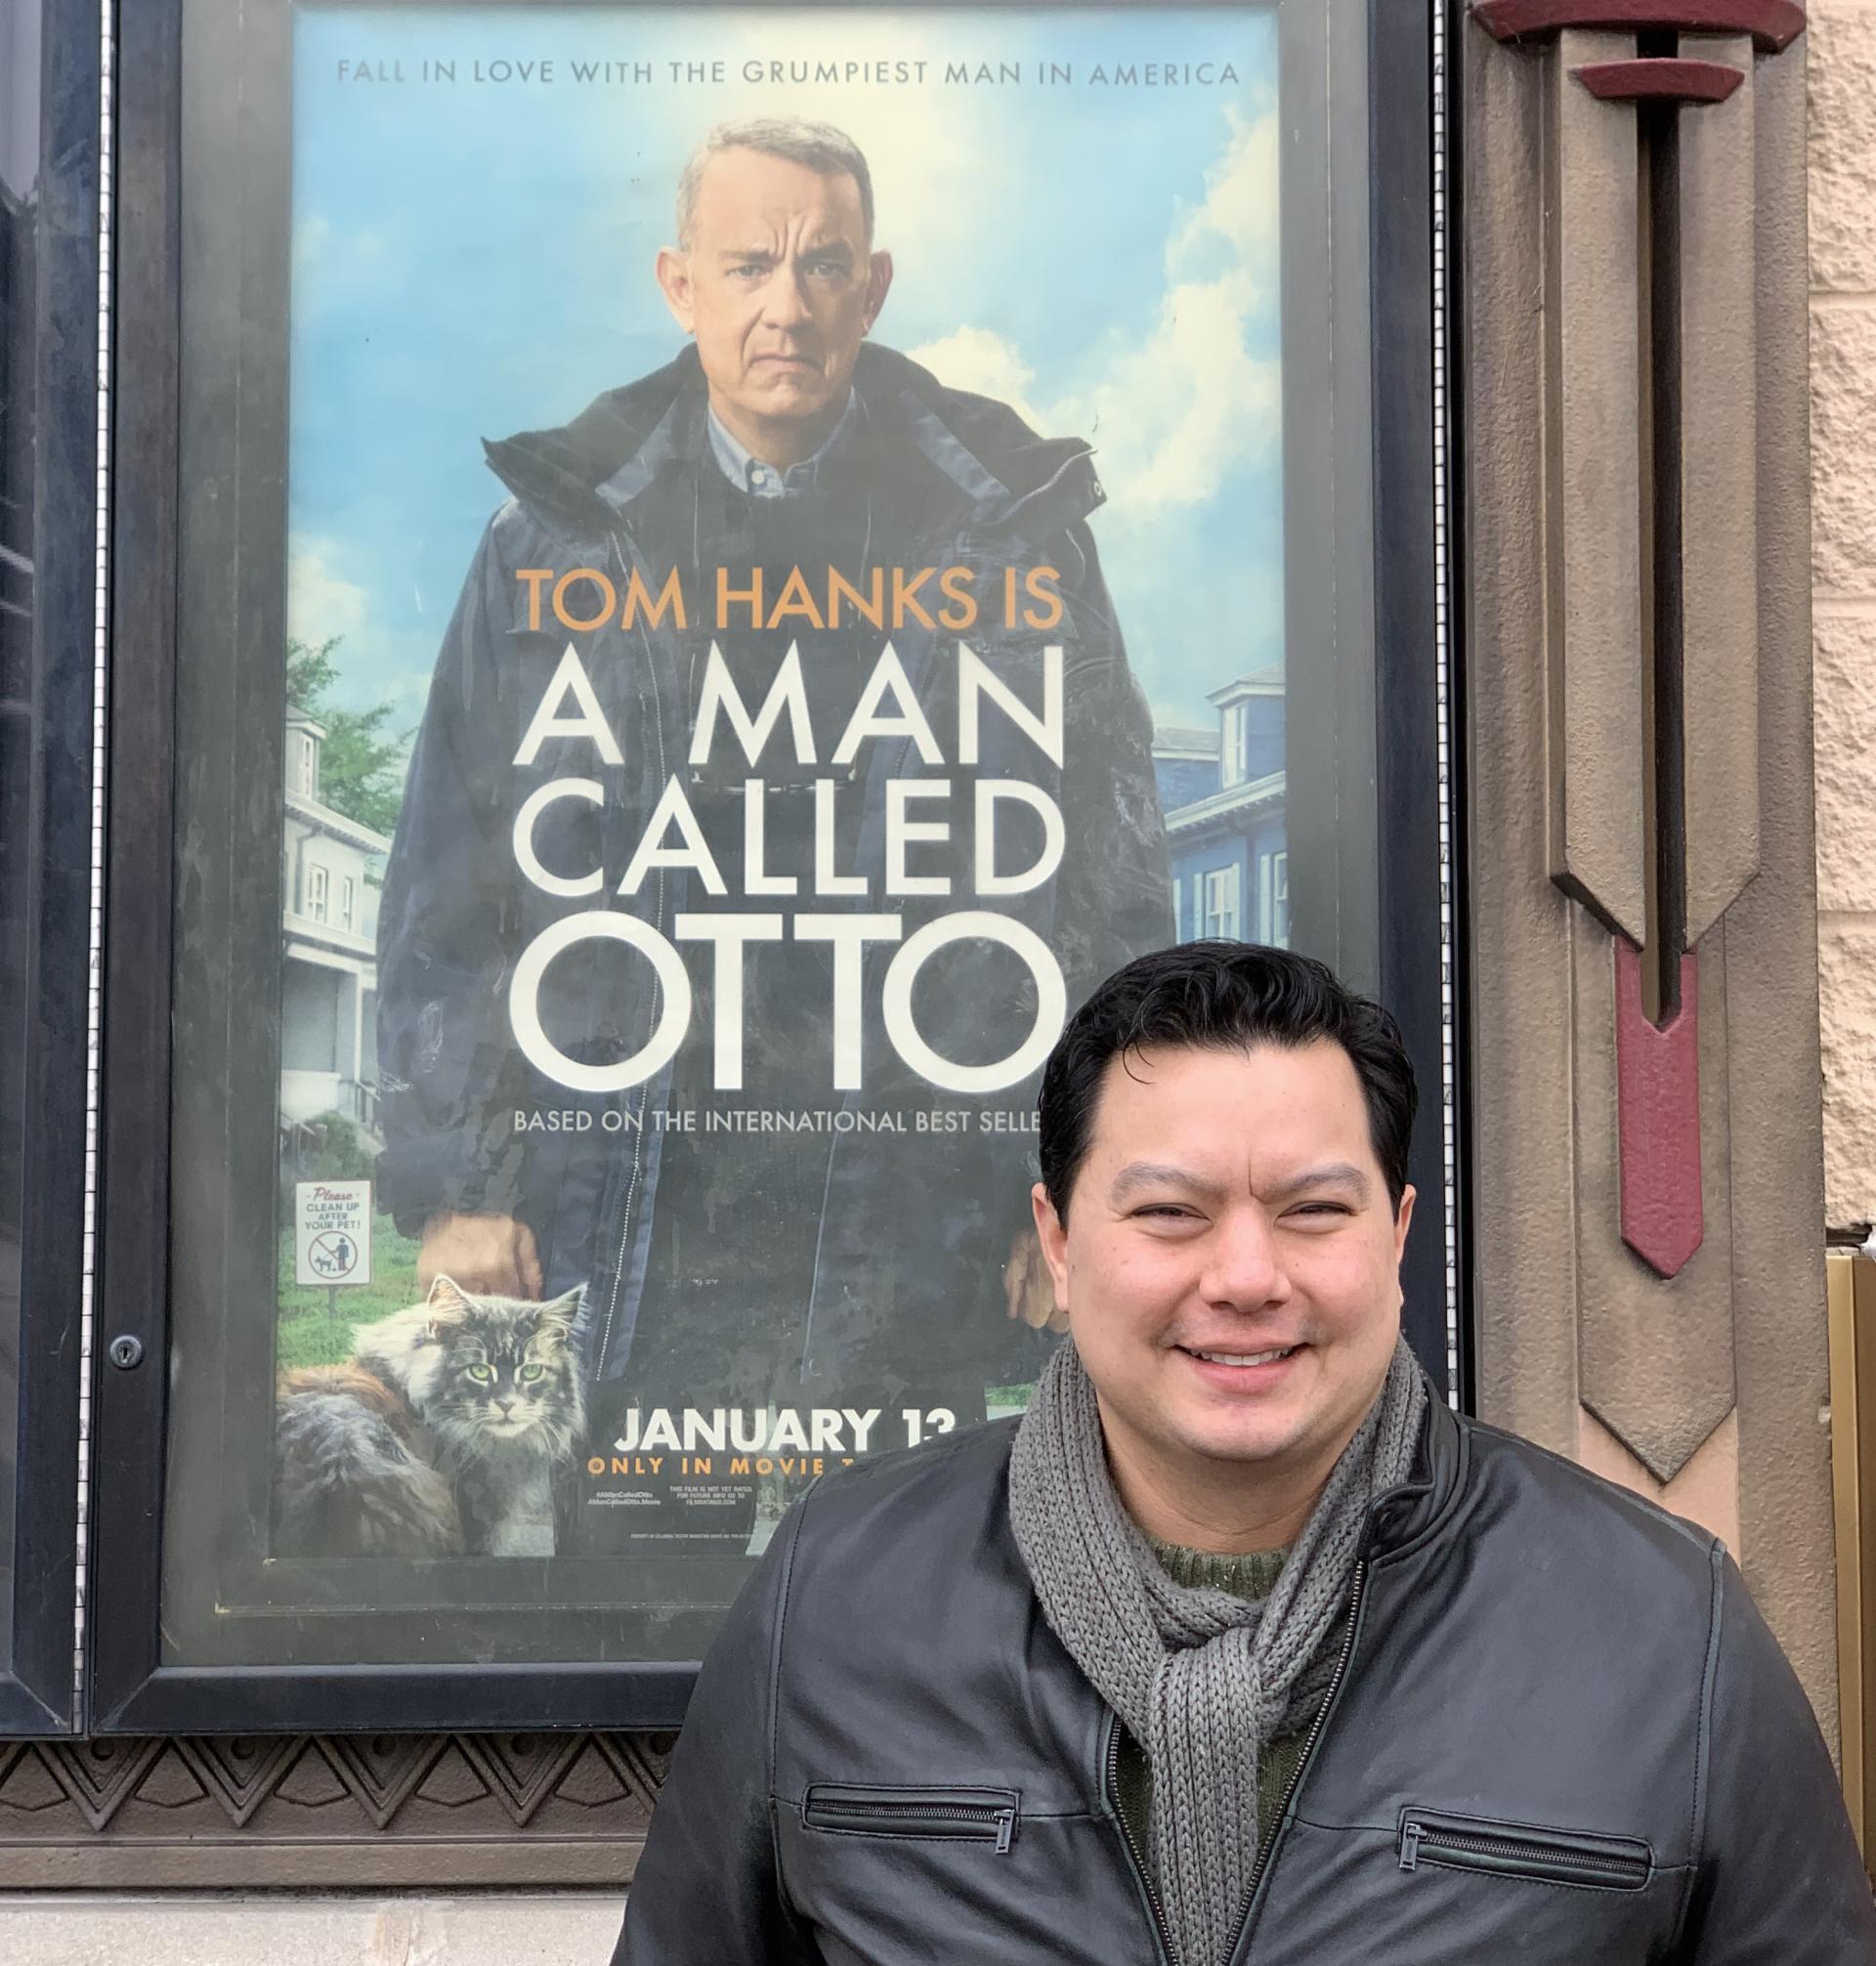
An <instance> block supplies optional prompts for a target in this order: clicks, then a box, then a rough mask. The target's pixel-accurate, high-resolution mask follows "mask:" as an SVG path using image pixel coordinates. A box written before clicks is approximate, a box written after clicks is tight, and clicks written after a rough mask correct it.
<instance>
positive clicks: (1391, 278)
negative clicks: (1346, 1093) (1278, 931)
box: [1369, 0, 1471, 1404]
mask: <svg viewBox="0 0 1876 1966" xmlns="http://www.w3.org/2000/svg"><path fill="white" fill-rule="evenodd" d="M1445 4H1446V0H1432V4H1431V6H1429V7H1428V8H1427V9H1425V10H1422V9H1419V8H1413V7H1402V6H1398V5H1396V4H1394V0H1369V20H1370V40H1369V61H1370V64H1372V67H1373V70H1374V71H1375V72H1376V73H1379V74H1386V75H1387V76H1389V77H1391V78H1392V81H1393V84H1394V87H1395V89H1397V91H1398V95H1397V96H1396V95H1393V94H1387V95H1384V93H1383V92H1382V91H1381V90H1379V89H1377V90H1374V91H1372V92H1371V94H1370V97H1369V104H1370V124H1369V173H1370V178H1371V180H1372V182H1373V184H1374V187H1375V201H1374V206H1373V213H1372V218H1371V228H1372V230H1371V235H1370V236H1371V247H1370V253H1371V258H1370V264H1371V268H1372V273H1371V286H1370V292H1371V293H1372V295H1373V317H1374V327H1373V337H1374V339H1373V355H1372V361H1373V371H1372V372H1373V377H1374V385H1373V386H1374V398H1375V405H1376V410H1375V419H1374V472H1375V481H1374V482H1375V538H1376V542H1377V546H1376V554H1375V651H1376V705H1375V732H1376V744H1375V757H1376V768H1377V777H1378V780H1379V797H1378V801H1377V804H1378V819H1379V827H1378V834H1379V841H1380V851H1381V892H1382V894H1383V896H1384V897H1386V905H1384V907H1383V908H1382V910H1381V964H1380V967H1381V978H1380V981H1381V995H1382V999H1383V1001H1384V1002H1385V1003H1386V1004H1387V1006H1388V1008H1389V1009H1390V1010H1392V1011H1393V1013H1394V1015H1395V1016H1396V1017H1397V1018H1398V1019H1399V1020H1400V1026H1401V1031H1402V1034H1403V1035H1404V1036H1405V1038H1406V1041H1407V1047H1408V1050H1409V1051H1410V1052H1411V1053H1412V1055H1413V1060H1414V1068H1415V1072H1416V1075H1417V1076H1418V1078H1419V1081H1420V1095H1421V1110H1420V1121H1419V1124H1418V1126H1417V1127H1416V1129H1415V1133H1414V1143H1413V1150H1412V1152H1411V1154H1410V1156H1409V1159H1408V1177H1409V1179H1410V1180H1411V1181H1412V1182H1413V1185H1414V1188H1415V1190H1416V1196H1417V1199H1416V1203H1415V1209H1414V1227H1413V1232H1412V1234H1411V1235H1410V1236H1409V1237H1408V1242H1407V1255H1406V1261H1404V1262H1403V1264H1402V1266H1401V1284H1402V1289H1403V1292H1404V1295H1405V1299H1406V1306H1405V1309H1404V1311H1403V1322H1404V1324H1405V1327H1406V1331H1407V1337H1408V1340H1409V1342H1410V1343H1411V1344H1412V1345H1413V1346H1414V1349H1415V1350H1416V1352H1417V1353H1418V1354H1419V1355H1420V1356H1421V1357H1422V1358H1423V1359H1425V1360H1426V1361H1427V1362H1428V1366H1429V1367H1430V1368H1432V1370H1433V1372H1434V1377H1435V1380H1436V1381H1438V1382H1441V1383H1443V1382H1444V1379H1445V1377H1446V1372H1445V1348H1446V1338H1447V1318H1448V1315H1449V1312H1448V1308H1447V1283H1446V1239H1447V1230H1448V1227H1449V1223H1448V1220H1447V1213H1448V1210H1447V1200H1446V1187H1445V1165H1444V1153H1445V1149H1444V1142H1443V1139H1442V1136H1441V1128H1440V1102H1441V1093H1442V1091H1443V1090H1444V1080H1443V1071H1442V1063H1441V1057H1442V1043H1441V1041H1442V1036H1443V1022H1442V1020H1443V1018H1444V1015H1445V1010H1444V1007H1443V1004H1442V984H1444V985H1445V987H1446V989H1448V990H1449V991H1450V1001H1451V1003H1452V1004H1454V1006H1455V1009H1454V1014H1455V1015H1457V1014H1458V1013H1457V1005H1458V1004H1460V1003H1461V1002H1462V1001H1463V999H1462V997H1461V985H1460V981H1459V978H1458V977H1457V975H1455V976H1452V977H1447V978H1444V979H1443V978H1442V975H1441V969H1442V957H1441V952H1440V948H1439V940H1438V930H1439V922H1440V906H1441V903H1440V865H1439V803H1438V791H1437V787H1438V756H1439V717H1440V707H1439V703H1438V698H1437V694H1436V690H1435V680H1436V679H1435V672H1434V648H1435V629H1436V620H1435V601H1436V594H1435V581H1434V575H1435V568H1436V547H1437V541H1436V534H1435V526H1434V519H1435V512H1434V502H1433V402H1432V375H1433V334H1432V326H1433V278H1432V233H1431V227H1432V216H1431V214H1432V141H1433V138H1432V127H1431V115H1430V106H1431V103H1432V88H1433V72H1432V41H1431V33H1430V28H1431V16H1432V12H1433V9H1434V8H1436V7H1439V6H1443V5H1445ZM1457 11H1458V12H1460V13H1461V14H1463V11H1464V10H1463V9H1459V10H1457ZM1403 100H1404V101H1411V102H1419V103H1421V104H1423V105H1426V106H1428V113H1427V114H1425V115H1424V116H1423V117H1422V118H1421V119H1420V120H1419V121H1418V122H1415V121H1413V120H1412V119H1411V118H1409V117H1406V116H1404V115H1402V114H1401V113H1400V107H1401V103H1402V101H1403ZM1448 127H1449V128H1450V127H1451V118H1450V113H1449V118H1448ZM1449 182H1450V180H1449ZM1449 318H1451V317H1450V315H1449ZM1447 346H1448V349H1449V350H1450V348H1451V339H1450V336H1449V337H1448V343H1447ZM1454 401H1455V396H1454V392H1453V390H1452V388H1451V387H1450V385H1449V386H1448V388H1447V390H1446V402H1447V403H1448V405H1451V404H1453V403H1454ZM1452 435H1453V434H1452V432H1451V431H1450V430H1449V432H1448V449H1447V455H1448V459H1449V464H1448V470H1449V472H1450V469H1451V465H1450V459H1451V457H1452V455H1453V454H1454V449H1455V446H1454V444H1453V442H1452ZM1448 552H1449V555H1450V553H1451V542H1450V539H1449V542H1448ZM1447 626H1448V630H1449V633H1450V632H1452V630H1453V627H1454V615H1453V611H1452V610H1451V609H1450V608H1449V609H1448V611H1447ZM1458 653H1459V652H1458V650H1457V647H1456V646H1455V645H1451V644H1449V659H1450V661H1451V662H1452V664H1453V665H1454V666H1453V667H1452V668H1450V669H1449V677H1448V681H1449V691H1452V692H1453V693H1452V694H1451V695H1450V697H1449V700H1450V701H1452V702H1457V701H1458V697H1457V694H1456V689H1455V687H1454V677H1455V675H1456V664H1457V660H1458ZM1455 755H1456V754H1455ZM1459 778H1460V774H1459V771H1458V767H1457V763H1456V762H1455V764H1454V767H1453V780H1454V785H1453V790H1452V798H1453V803H1454V807H1455V811H1454V813H1453V831H1452V834H1451V838H1450V842H1449V843H1450V850H1451V854H1452V869H1451V876H1452V882H1453V885H1452V889H1451V892H1452V894H1453V902H1452V904H1451V905H1452V908H1453V914H1454V917H1455V919H1453V920H1452V922H1451V923H1450V940H1451V946H1452V948H1453V951H1454V953H1455V962H1456V961H1457V957H1458V952H1459V951H1460V949H1461V948H1462V946H1463V941H1464V937H1463V934H1462V932H1461V923H1460V920H1459V919H1457V918H1458V917H1459V914H1460V911H1461V907H1462V905H1463V904H1462V902H1461V899H1460V894H1459V886H1458V876H1459V870H1460V867H1461V866H1462V865H1463V862H1462V859H1461V851H1460V832H1459V822H1460V818H1461V815H1460V813H1459V812H1458V810H1457V807H1458V804H1459V790H1458V788H1459ZM1429 944H1430V945H1431V948H1430V952H1429V947H1428V945H1429ZM1429 957H1430V960H1429ZM1454 1056H1455V1061H1456V1064H1463V1057H1462V1054H1461V1050H1460V1047H1459V1046H1458V1045H1457V1044H1455V1047H1454ZM1463 1091H1464V1088H1463V1083H1462V1085H1461V1086H1460V1087H1458V1088H1455V1096H1456V1097H1461V1098H1463ZM1465 1137H1466V1133H1465V1129H1464V1126H1463V1124H1462V1126H1461V1127H1460V1128H1459V1129H1458V1130H1457V1132H1456V1134H1455V1139H1456V1140H1460V1139H1464V1138H1465ZM1463 1172H1464V1171H1463V1170H1461V1173H1462V1175H1463ZM1462 1191H1463V1189H1462ZM1461 1227H1462V1229H1463V1223H1462V1224H1461ZM1458 1240H1459V1244H1460V1247H1461V1248H1462V1249H1463V1248H1464V1246H1465V1237H1464V1235H1463V1233H1462V1235H1461V1236H1460V1237H1459V1239H1458ZM1457 1295H1458V1299H1459V1301H1458V1303H1457V1304H1455V1305H1454V1306H1453V1308H1452V1311H1451V1313H1450V1314H1451V1315H1452V1316H1453V1317H1454V1318H1455V1319H1456V1320H1457V1323H1458V1346H1457V1351H1458V1363H1459V1388H1458V1389H1459V1391H1460V1393H1461V1395H1462V1397H1463V1398H1464V1399H1465V1401H1466V1403H1468V1404H1470V1401H1471V1344H1470V1333H1469V1329H1468V1322H1467V1313H1466V1305H1467V1301H1468V1300H1467V1297H1466V1294H1465V1291H1464V1288H1463V1271H1462V1279H1461V1288H1460V1289H1459V1291H1458V1293H1457ZM1435 1361H1437V1363H1435ZM1451 1390H1452V1389H1451V1388H1448V1391H1449V1392H1450V1391H1451Z"/></svg>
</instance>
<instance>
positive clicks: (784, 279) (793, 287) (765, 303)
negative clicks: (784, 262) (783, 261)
mask: <svg viewBox="0 0 1876 1966" xmlns="http://www.w3.org/2000/svg"><path fill="white" fill-rule="evenodd" d="M762 314H763V318H764V319H765V320H766V321H768V323H769V325H770V326H771V327H785V328H795V327H805V326H806V325H807V324H808V322H809V321H812V320H813V319H814V315H813V313H812V311H811V310H810V309H809V307H808V297H807V295H806V294H805V293H804V292H803V291H802V287H801V277H800V276H799V275H798V274H797V273H795V272H794V271H793V270H792V269H791V268H789V267H787V266H779V267H777V268H776V270H775V273H774V274H773V276H772V277H771V278H770V279H769V282H768V284H767V286H766V287H765V288H764V289H763V293H762Z"/></svg>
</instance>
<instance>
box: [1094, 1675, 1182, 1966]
mask: <svg viewBox="0 0 1876 1966" xmlns="http://www.w3.org/2000/svg"><path fill="white" fill-rule="evenodd" d="M1120 1780H1121V1723H1120V1720H1119V1718H1118V1717H1117V1716H1115V1715H1113V1714H1109V1716H1108V1719H1107V1783H1106V1799H1107V1806H1108V1808H1109V1809H1110V1810H1112V1811H1113V1814H1114V1819H1115V1821H1116V1822H1118V1823H1119V1824H1120V1825H1121V1841H1122V1842H1123V1843H1125V1844H1126V1845H1127V1854H1128V1856H1129V1857H1130V1858H1131V1859H1132V1861H1133V1874H1134V1876H1135V1877H1136V1878H1138V1880H1139V1885H1140V1890H1141V1892H1142V1893H1143V1894H1144V1896H1145V1898H1146V1902H1147V1908H1148V1909H1149V1910H1150V1911H1151V1912H1152V1913H1153V1928H1154V1931H1155V1932H1156V1933H1157V1934H1158V1936H1159V1941H1160V1955H1161V1957H1162V1958H1164V1959H1166V1960H1167V1961H1168V1962H1169V1966H1171V1962H1172V1961H1175V1960H1176V1959H1177V1958H1178V1956H1179V1955H1178V1953H1177V1952H1176V1951H1175V1950H1174V1949H1173V1945H1172V1927H1171V1926H1170V1925H1169V1924H1168V1923H1167V1922H1166V1903H1165V1901H1164V1900H1163V1899H1162V1898H1161V1897H1160V1887H1159V1886H1158V1885H1157V1884H1156V1883H1155V1882H1154V1881H1153V1872H1152V1870H1151V1868H1150V1867H1149V1866H1148V1864H1147V1861H1146V1859H1145V1857H1144V1856H1143V1855H1142V1854H1141V1851H1140V1846H1139V1844H1138V1843H1137V1842H1136V1841H1135V1840H1134V1836H1133V1825H1132V1824H1131V1823H1130V1822H1129V1821H1128V1819H1127V1815H1126V1812H1125V1811H1123V1810H1122V1808H1121V1804H1120Z"/></svg>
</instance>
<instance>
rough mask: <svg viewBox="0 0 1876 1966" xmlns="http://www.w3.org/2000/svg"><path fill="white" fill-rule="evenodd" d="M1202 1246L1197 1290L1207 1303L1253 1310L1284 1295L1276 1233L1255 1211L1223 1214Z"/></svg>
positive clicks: (1286, 1282) (1247, 1209)
mask: <svg viewBox="0 0 1876 1966" xmlns="http://www.w3.org/2000/svg"><path fill="white" fill-rule="evenodd" d="M1207 1244H1208V1247H1207V1250H1206V1266H1205V1273H1204V1275H1203V1276H1202V1277H1201V1278H1200V1284H1199V1287H1200V1290H1201V1291H1202V1293H1203V1294H1204V1296H1205V1298H1206V1301H1207V1302H1208V1303H1211V1304H1230V1305H1232V1306H1233V1307H1234V1308H1236V1309H1240V1310H1256V1309H1258V1308H1259V1307H1260V1306H1261V1305H1263V1304H1281V1303H1282V1302H1283V1300H1284V1299H1285V1298H1287V1297H1288V1296H1289V1295H1290V1278H1289V1276H1288V1274H1287V1273H1286V1272H1285V1269H1284V1266H1283V1254H1282V1251H1281V1250H1280V1249H1279V1248H1278V1246H1277V1238H1276V1232H1275V1231H1274V1229H1273V1228H1272V1227H1271V1225H1270V1223H1269V1221H1268V1220H1267V1219H1266V1218H1265V1217H1264V1213H1263V1211H1262V1210H1261V1209H1259V1208H1256V1207H1245V1208H1238V1209H1230V1210H1227V1211H1226V1212H1225V1214H1224V1215H1223V1216H1222V1217H1221V1218H1220V1219H1219V1221H1218V1224H1217V1226H1216V1227H1215V1229H1214V1230H1213V1232H1212V1234H1211V1235H1210V1236H1209V1237H1208V1238H1207Z"/></svg>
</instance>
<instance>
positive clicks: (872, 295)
mask: <svg viewBox="0 0 1876 1966" xmlns="http://www.w3.org/2000/svg"><path fill="white" fill-rule="evenodd" d="M891 286H892V255H891V254H890V253H889V252H876V253H874V256H873V260H872V262H871V264H870V265H869V266H868V269H867V312H866V322H867V332H868V333H869V334H871V333H872V332H873V324H874V321H877V320H878V319H879V310H880V309H881V308H882V307H884V306H885V304H886V294H887V292H888V291H889V290H890V288H891Z"/></svg>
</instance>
